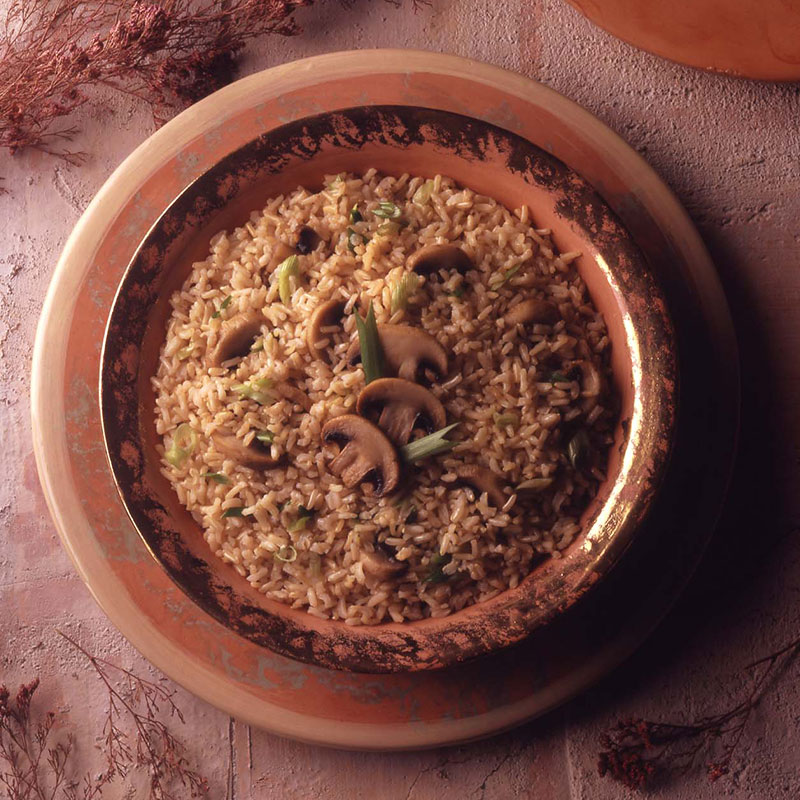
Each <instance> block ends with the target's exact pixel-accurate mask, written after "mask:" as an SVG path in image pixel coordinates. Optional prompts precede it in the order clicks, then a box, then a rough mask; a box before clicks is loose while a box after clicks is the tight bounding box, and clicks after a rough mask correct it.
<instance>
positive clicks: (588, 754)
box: [0, 0, 800, 800]
mask: <svg viewBox="0 0 800 800" xmlns="http://www.w3.org/2000/svg"><path fill="white" fill-rule="evenodd" d="M6 6H7V0H0V9H3V8H5V7H6ZM302 19H303V21H304V23H305V25H306V27H307V28H308V29H314V32H313V33H312V32H308V33H306V34H305V35H304V36H303V37H302V38H299V39H296V40H291V41H284V40H281V39H272V40H269V41H266V42H264V43H262V44H261V45H259V46H258V47H255V48H253V49H252V50H250V51H249V52H248V55H247V57H246V59H245V62H244V65H243V67H244V70H243V71H244V72H245V73H247V72H252V71H255V70H258V69H262V68H264V67H268V66H272V65H274V64H278V63H281V62H284V61H288V60H291V59H294V58H298V57H302V56H306V55H312V54H315V53H321V52H326V51H330V50H339V49H348V48H358V47H376V46H377V47H380V46H386V47H415V48H427V49H433V50H439V51H445V52H453V53H456V54H458V55H463V56H469V57H473V58H478V59H482V60H485V61H488V62H491V63H494V64H497V65H499V66H503V67H507V68H509V69H514V70H517V71H519V72H521V73H523V74H526V75H529V76H531V77H533V78H536V79H538V80H540V81H542V82H544V83H545V84H547V85H549V86H552V87H553V88H554V89H557V90H558V91H560V92H562V93H564V94H565V95H567V96H568V97H571V98H572V99H574V100H576V101H577V102H579V103H581V104H582V105H584V106H585V107H586V108H588V109H589V110H590V111H592V112H593V113H595V114H596V115H597V116H599V117H600V118H601V119H602V120H603V121H604V122H606V123H607V124H608V125H610V126H611V127H612V128H613V129H614V130H616V131H617V132H619V134H620V135H621V136H623V137H624V138H625V139H627V140H628V141H629V142H630V143H631V144H632V145H633V146H634V147H635V148H636V149H637V150H639V151H640V152H641V153H642V154H643V155H644V156H645V157H646V158H647V159H648V160H649V161H650V163H651V164H652V165H653V166H654V167H655V168H656V169H657V170H658V171H659V172H660V173H661V175H662V176H663V177H664V178H665V180H666V181H667V182H668V183H669V184H670V185H671V186H672V187H673V189H674V190H675V191H676V193H677V194H678V196H679V197H680V198H681V200H682V201H683V202H684V204H685V205H686V207H687V209H688V211H689V212H690V214H691V215H692V217H693V218H694V220H695V222H696V223H697V225H698V227H699V229H700V231H701V233H702V235H703V237H704V238H705V240H706V242H707V244H708V246H709V248H710V250H711V252H712V255H713V256H714V258H715V260H716V263H717V265H718V269H719V272H720V275H721V277H722V280H723V282H724V284H725V288H726V291H727V292H728V296H729V300H730V303H731V307H732V310H733V314H734V318H735V322H736V327H737V332H738V336H739V338H740V345H741V351H742V368H743V392H744V401H743V431H742V441H741V455H740V459H739V461H738V464H737V469H736V474H735V477H734V486H733V491H732V494H731V498H730V500H729V502H728V504H727V507H726V510H725V514H724V516H723V520H722V523H721V525H720V526H719V530H718V532H717V534H716V536H715V539H714V541H713V543H712V546H711V548H710V550H709V553H708V556H707V558H706V559H705V561H704V563H703V565H702V567H701V569H700V571H699V572H698V574H697V576H696V577H695V579H694V580H693V581H692V584H691V585H690V587H689V589H688V591H687V592H686V594H685V596H684V597H683V598H682V600H681V601H680V603H679V604H678V605H677V607H676V608H675V610H674V611H673V613H672V614H671V615H670V617H669V618H668V619H667V621H666V622H665V623H664V624H662V625H661V627H660V628H659V629H658V630H657V631H656V633H655V634H654V635H653V636H652V637H651V639H650V640H649V641H648V642H647V643H646V644H645V645H644V646H643V647H642V648H641V650H640V651H639V653H638V654H637V655H636V656H635V657H634V658H633V659H631V660H630V661H629V662H628V663H627V664H626V665H624V666H623V667H622V668H620V669H618V670H617V671H616V672H615V674H613V675H612V676H609V678H608V679H606V680H605V681H604V682H603V683H602V684H601V685H599V686H597V687H596V688H594V689H592V690H591V691H590V692H588V693H587V694H585V695H583V696H582V697H580V698H578V699H576V700H575V701H573V702H572V703H570V704H569V705H568V706H566V707H564V708H562V709H560V710H559V711H557V712H555V713H553V714H551V715H550V716H548V717H547V718H545V719H542V720H539V721H537V722H535V723H532V724H530V725H528V726H525V727H523V728H520V729H518V730H516V731H513V732H510V733H507V734H503V735H502V736H499V737H495V738H494V739H491V740H487V741H484V742H478V743H475V744H471V745H466V746H461V747H458V748H445V749H441V750H437V751H432V752H425V753H411V754H399V755H376V754H359V753H348V752H337V751H330V750H324V749H321V748H314V747H309V746H306V745H300V744H295V743H292V742H287V741H282V740H280V739H277V738H275V737H272V736H269V735H267V734H265V733H263V732H261V731H257V730H250V729H249V728H248V727H247V726H245V725H242V724H240V723H238V722H234V721H232V720H230V719H229V718H228V717H226V716H225V715H223V714H222V713H220V712H218V711H216V710H215V709H214V708H211V707H210V706H208V705H206V704H205V703H203V702H202V701H200V700H196V699H195V698H193V697H191V696H189V695H187V694H186V693H185V692H183V691H180V690H179V692H178V700H179V703H180V705H181V707H182V708H183V710H184V711H185V713H186V726H185V729H184V735H185V738H186V740H187V742H188V748H189V756H190V758H192V759H193V760H195V761H196V762H198V763H199V764H201V765H202V769H203V771H204V772H205V773H206V774H207V775H208V777H209V780H210V782H211V786H212V791H211V797H213V798H225V800H260V799H261V798H268V799H270V800H271V798H275V799H276V800H283V798H286V800H305V798H312V797H319V798H331V799H332V800H339V799H340V798H341V799H342V800H344V799H346V800H354V799H355V798H380V799H381V800H383V798H386V799H387V800H394V798H397V799H398V800H402V799H405V800H427V799H428V798H439V797H458V798H483V799H484V800H492V799H495V798H496V799H498V800H500V799H503V800H504V799H505V798H515V797H519V798H537V799H538V798H543V799H544V800H567V799H569V800H616V799H617V798H625V797H629V796H630V793H629V792H628V791H627V790H625V789H623V788H621V787H619V786H617V785H614V784H611V783H609V782H607V781H603V780H600V779H599V778H598V776H597V774H596V768H595V761H596V752H597V749H598V747H597V738H598V735H599V734H600V732H601V731H602V730H603V729H604V728H605V727H607V726H609V725H610V724H612V723H613V721H614V720H615V719H616V718H617V717H619V716H626V715H637V716H638V715H641V716H645V717H650V718H656V719H668V720H670V721H677V722H680V721H686V720H687V719H689V718H691V717H694V716H696V715H699V714H704V713H713V712H716V711H719V710H722V709H724V708H727V707H728V706H729V705H730V704H731V703H733V702H735V700H736V699H737V698H738V697H739V696H740V695H741V693H742V692H743V691H746V689H747V686H748V680H749V678H748V675H747V673H744V672H742V671H741V670H740V667H742V666H743V665H744V664H746V663H748V662H749V661H751V660H752V659H753V658H755V657H758V656H759V655H761V654H764V653H767V652H769V651H771V650H773V649H775V648H776V647H777V646H779V645H780V644H781V643H783V642H785V641H787V640H789V639H791V638H793V637H794V636H795V635H797V632H798V628H800V545H798V541H797V533H798V530H800V499H798V497H799V496H798V492H797V488H796V487H797V485H798V479H800V474H798V473H800V414H798V399H797V398H798V396H800V392H799V391H798V389H800V315H799V314H798V313H797V308H798V302H799V301H800V270H799V269H798V258H799V257H800V223H798V219H800V199H799V198H800V127H799V126H798V119H800V86H798V85H797V84H787V85H777V84H766V83H756V82H749V81H740V80H732V79H729V78H725V77H721V76H715V75H708V74H704V73H700V72H695V71H693V70H691V69H687V68H684V67H681V66H677V65H673V64H670V63H667V62H664V61H661V60H659V59H657V58H655V57H653V56H650V55H647V54H645V53H641V52H639V51H637V50H635V49H633V48H631V47H629V46H627V45H625V44H623V43H620V42H617V41H615V40H614V39H612V38H611V37H609V36H608V35H607V34H605V33H603V32H602V31H600V30H598V29H596V28H594V27H593V26H592V25H591V24H590V23H588V22H586V21H585V20H584V19H583V18H582V17H581V16H580V15H579V14H578V13H577V12H576V11H575V10H574V9H572V8H571V7H568V6H566V5H565V4H562V3H561V2H560V0H534V1H533V2H531V1H526V0H507V2H505V3H502V4H501V3H497V2H489V0H460V1H458V0H434V1H433V4H432V6H430V7H423V8H421V9H420V10H419V11H418V12H417V13H414V12H413V11H412V9H411V7H410V4H408V3H406V4H405V6H404V7H403V8H401V9H395V8H393V7H392V6H390V5H388V4H384V3H381V2H377V0H375V1H373V2H370V1H369V0H357V2H355V3H354V5H353V7H352V8H351V9H350V10H349V11H347V10H343V9H341V8H340V7H339V6H338V5H337V4H335V3H320V4H318V5H317V6H316V7H314V8H312V9H309V10H307V11H305V12H304V14H303V16H302ZM81 122H82V125H83V133H82V134H81V135H80V136H79V137H78V139H77V140H76V142H75V146H76V148H77V149H80V150H84V151H86V152H87V153H89V154H90V156H89V158H88V160H87V162H86V163H85V164H84V165H83V166H81V167H72V166H69V165H66V164H64V163H62V162H58V161H55V160H53V159H52V158H50V157H47V156H43V155H40V154H36V153H33V154H25V155H22V156H19V157H16V158H14V159H11V158H8V157H7V156H6V155H5V154H3V155H2V156H0V175H2V176H3V178H4V182H3V186H5V188H7V189H8V190H9V191H8V194H4V195H2V196H0V219H2V220H3V222H2V226H3V232H4V235H3V237H2V239H0V407H1V408H2V414H1V415H0V426H1V427H0V442H1V443H2V452H3V467H4V468H3V469H2V471H0V608H2V614H0V682H6V683H9V684H16V683H17V682H19V681H22V680H28V679H30V678H31V677H32V676H33V675H39V676H40V677H41V678H42V681H43V687H42V690H41V697H42V700H43V702H45V703H46V704H47V705H48V706H49V707H52V708H54V709H56V710H58V711H65V712H69V715H68V719H69V721H70V722H69V724H70V725H71V726H73V728H74V731H75V733H76V736H77V741H78V748H77V751H76V766H77V767H78V768H79V770H85V769H94V768H97V767H98V766H99V762H98V760H97V753H96V751H95V745H96V742H97V739H98V737H99V736H100V735H101V731H102V725H103V721H104V715H105V697H104V695H103V693H102V692H101V691H100V690H99V688H98V686H97V685H96V683H94V682H93V679H92V677H91V675H90V672H89V671H88V669H87V666H86V664H85V663H83V662H82V661H81V660H80V658H79V657H77V656H76V654H75V653H74V652H72V651H71V650H70V648H69V647H68V645H67V644H66V643H65V642H64V641H63V640H61V639H60V637H59V636H58V633H57V629H60V630H62V631H64V632H65V633H68V634H70V635H71V636H73V637H74V638H76V639H78V640H79V641H81V642H83V643H84V644H85V645H86V646H87V647H89V648H90V649H91V650H92V651H93V652H95V653H97V654H98V655H102V656H105V657H107V658H109V659H110V660H112V661H114V662H115V663H118V664H120V665H122V666H126V667H131V668H133V669H135V670H136V671H137V672H140V673H141V674H143V675H148V674H151V673H153V670H152V668H150V667H149V665H148V664H147V663H146V662H144V661H143V659H142V658H141V657H140V656H139V655H138V654H137V653H136V652H135V651H134V650H133V649H132V648H131V647H130V645H128V644H127V642H126V641H125V640H124V639H123V638H122V637H121V636H120V635H119V634H118V633H117V632H116V631H115V630H114V628H113V627H112V626H111V625H110V623H109V622H108V621H107V620H106V618H105V616H104V615H103V613H102V612H101V611H100V610H99V608H98V607H97V606H96V604H95V603H94V601H93V600H92V598H91V596H90V594H89V592H88V590H87V589H86V588H85V587H84V585H83V584H82V582H81V581H80V579H79V578H78V577H77V576H76V575H75V573H74V571H73V569H72V567H71V564H70V562H69V559H68V558H67V556H66V554H65V552H64V551H63V550H62V548H61V546H60V544H59V541H58V538H57V536H56V533H55V530H54V527H53V525H52V523H51V521H50V518H49V515H48V512H47V508H46V506H45V504H44V500H43V497H42V493H41V490H40V488H39V486H38V481H37V478H36V471H35V466H34V462H33V456H32V444H31V432H30V422H29V396H28V387H29V373H30V353H31V348H32V342H33V336H34V329H35V324H36V319H37V316H38V312H39V308H40V306H41V303H42V300H43V297H44V293H45V290H46V286H47V282H48V279H49V276H50V275H51V273H52V270H53V268H54V265H55V262H56V259H57V256H58V253H59V251H60V249H61V247H62V246H63V244H64V241H65V240H66V237H67V236H68V234H69V231H70V230H71V228H72V226H73V225H74V224H75V222H76V221H77V219H78V217H79V216H80V213H81V212H82V210H83V209H84V208H85V206H86V205H87V203H88V202H89V200H90V199H91V197H92V195H93V194H94V193H95V192H96V191H97V189H98V188H99V187H100V186H101V185H102V183H103V181H104V180H105V179H106V177H107V176H108V175H109V173H110V172H111V171H112V169H113V168H114V167H115V166H116V165H117V164H118V163H119V162H120V161H121V160H122V159H123V158H124V157H125V156H126V155H127V154H128V153H129V152H130V151H131V150H132V149H133V148H134V147H135V146H136V145H137V144H139V142H141V141H142V140H143V139H144V138H145V137H146V136H147V135H148V134H149V133H150V132H151V131H152V129H153V128H152V123H151V122H150V120H149V119H148V116H147V114H146V113H145V112H144V111H142V109H140V108H138V107H137V106H135V105H134V104H131V103H129V102H128V101H127V100H120V99H118V98H108V97H103V98H98V100H97V101H96V102H94V103H93V104H92V105H91V106H90V107H89V108H88V109H87V113H86V115H85V119H82V120H81ZM799 674H800V670H799V669H798V667H797V666H794V667H792V668H790V670H789V671H788V672H787V674H786V675H785V676H784V678H783V679H782V680H781V682H780V683H779V684H778V685H777V687H776V688H775V690H774V691H773V692H772V693H771V694H770V695H769V696H768V697H767V699H766V700H765V701H764V703H763V704H762V705H761V706H760V707H759V708H758V710H757V711H756V713H755V715H754V718H753V719H752V721H751V724H750V726H749V727H748V730H747V733H746V735H745V738H744V740H743V742H742V745H741V747H740V749H739V751H738V755H737V756H736V758H735V760H734V769H733V771H732V774H731V776H730V777H729V778H728V779H725V780H723V781H721V782H719V783H717V784H714V785H713V786H712V785H710V784H708V783H707V782H706V780H705V779H704V778H703V776H702V775H701V774H692V775H689V776H687V777H685V778H682V779H678V780H676V781H673V782H671V783H669V784H668V785H665V786H663V787H661V788H658V789H657V790H656V791H655V792H654V794H653V796H655V797H658V798H669V799H670V800H707V799H710V798H716V797H729V798H736V799H737V800H739V799H740V800H766V798H770V799H772V798H776V799H777V798H787V799H788V798H792V799H794V798H797V797H798V796H800V777H799V775H800V733H799V732H798V719H800V717H799V716H798V707H800V682H798V680H797V679H798V675H799ZM497 680H502V676H497ZM131 787H132V788H131V791H123V789H122V788H121V787H116V788H115V789H113V790H112V791H110V792H108V793H107V795H106V796H107V797H111V798H115V797H120V798H121V797H126V798H130V797H145V796H146V792H145V791H144V789H143V787H142V785H141V780H139V781H138V782H136V781H134V782H132V783H131Z"/></svg>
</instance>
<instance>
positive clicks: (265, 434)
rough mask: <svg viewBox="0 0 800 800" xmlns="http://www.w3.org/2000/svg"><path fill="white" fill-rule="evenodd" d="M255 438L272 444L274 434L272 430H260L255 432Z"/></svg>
mask: <svg viewBox="0 0 800 800" xmlns="http://www.w3.org/2000/svg"><path fill="white" fill-rule="evenodd" d="M256 439H258V441H259V442H263V443H264V444H272V443H273V442H274V441H275V434H274V433H273V432H272V431H261V432H260V433H257V434H256Z"/></svg>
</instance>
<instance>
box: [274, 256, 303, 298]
mask: <svg viewBox="0 0 800 800" xmlns="http://www.w3.org/2000/svg"><path fill="white" fill-rule="evenodd" d="M299 260H300V259H299V258H298V257H297V256H296V255H295V254H294V253H292V255H290V256H289V257H288V258H287V259H284V260H283V261H281V263H280V264H279V265H278V294H279V295H280V296H281V303H283V304H284V305H285V306H288V305H289V303H290V302H291V300H292V284H291V278H294V277H297V276H298V275H299V274H300V269H299V268H298V266H297V264H298V261H299Z"/></svg>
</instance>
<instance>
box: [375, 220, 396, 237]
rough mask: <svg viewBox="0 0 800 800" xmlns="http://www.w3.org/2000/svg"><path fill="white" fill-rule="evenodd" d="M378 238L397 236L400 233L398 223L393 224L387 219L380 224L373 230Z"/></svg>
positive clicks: (393, 222)
mask: <svg viewBox="0 0 800 800" xmlns="http://www.w3.org/2000/svg"><path fill="white" fill-rule="evenodd" d="M375 233H377V234H378V236H397V234H398V233H400V223H399V222H395V221H394V220H393V219H387V220H385V221H384V222H381V224H380V225H378V227H377V228H376V229H375Z"/></svg>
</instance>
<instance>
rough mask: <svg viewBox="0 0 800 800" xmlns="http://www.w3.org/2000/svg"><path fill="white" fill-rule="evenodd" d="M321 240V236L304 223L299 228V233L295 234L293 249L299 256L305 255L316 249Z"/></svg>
mask: <svg viewBox="0 0 800 800" xmlns="http://www.w3.org/2000/svg"><path fill="white" fill-rule="evenodd" d="M321 241H322V237H321V236H320V235H319V234H318V233H317V232H316V231H315V230H314V229H313V228H309V227H308V225H304V226H303V227H302V228H300V233H299V234H298V236H297V244H296V245H295V250H297V252H298V253H300V255H301V256H304V255H307V254H308V253H310V252H311V251H312V250H316V249H317V248H318V247H319V243H320V242H321Z"/></svg>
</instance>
